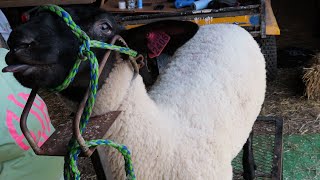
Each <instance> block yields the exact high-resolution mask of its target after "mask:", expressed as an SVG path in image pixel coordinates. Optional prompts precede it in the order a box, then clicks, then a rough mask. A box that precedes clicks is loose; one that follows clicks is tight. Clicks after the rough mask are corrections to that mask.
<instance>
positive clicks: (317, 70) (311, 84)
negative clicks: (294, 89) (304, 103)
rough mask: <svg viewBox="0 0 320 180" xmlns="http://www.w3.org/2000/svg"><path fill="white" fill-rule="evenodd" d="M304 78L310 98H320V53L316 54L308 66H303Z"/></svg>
mask: <svg viewBox="0 0 320 180" xmlns="http://www.w3.org/2000/svg"><path fill="white" fill-rule="evenodd" d="M302 80H303V82H304V84H305V95H306V96H307V97H308V99H313V100H320V53H318V54H316V55H314V57H313V58H312V60H311V63H310V64H309V65H308V67H305V68H303V77H302Z"/></svg>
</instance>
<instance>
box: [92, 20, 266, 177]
mask: <svg viewBox="0 0 320 180" xmlns="http://www.w3.org/2000/svg"><path fill="white" fill-rule="evenodd" d="M132 77H133V72H132V68H131V66H130V64H129V63H127V62H121V63H119V64H117V65H116V67H115V68H114V69H113V71H112V72H111V74H110V77H109V78H108V79H107V80H106V83H105V85H104V86H103V87H102V89H101V90H100V91H99V92H98V96H97V102H96V104H95V107H94V115H99V114H104V113H106V112H108V111H110V110H121V111H123V112H122V113H121V115H120V116H119V118H118V119H117V120H116V121H115V123H114V124H113V125H112V126H111V128H110V129H109V131H108V133H107V136H106V138H109V139H111V140H114V141H115V142H117V143H122V144H125V145H127V146H128V148H129V149H130V150H131V152H132V158H133V165H134V168H135V172H136V175H137V178H138V179H139V180H149V179H152V180H154V179H183V180H188V179H190V180H195V179H217V180H224V179H232V166H231V161H232V159H233V158H234V157H235V156H236V155H237V154H238V153H239V152H240V150H241V148H242V146H243V145H244V143H245V142H246V139H247V138H248V136H249V133H250V131H251V129H252V126H253V123H254V121H255V120H256V118H257V116H258V114H259V112H260V109H261V105H262V103H263V100H264V95H265V89H266V72H265V61H264V57H263V55H262V54H261V51H260V48H259V46H258V44H257V43H256V41H255V40H254V39H253V38H252V36H251V35H250V34H249V33H248V32H247V31H245V30H244V29H242V28H240V27H239V26H236V25H227V24H224V25H222V24H220V25H208V26H202V27H200V29H199V31H198V32H197V34H196V35H195V36H194V37H193V38H192V39H191V40H190V41H188V42H187V43H186V44H185V45H183V46H182V47H181V48H179V49H178V50H177V52H176V53H175V54H174V56H173V57H172V62H171V63H170V64H169V65H168V67H167V69H166V70H165V72H164V73H163V74H161V75H160V77H159V79H158V81H157V82H156V84H155V85H154V86H153V87H152V89H151V90H150V92H149V94H148V93H147V92H146V90H145V86H144V84H143V81H142V78H141V77H140V76H138V77H136V78H135V79H133V80H132ZM106 152H107V156H108V161H109V164H110V165H111V170H112V173H113V176H114V178H115V179H124V178H125V172H124V168H123V165H124V162H123V158H122V157H121V155H120V154H119V153H118V152H117V151H115V150H112V149H110V148H109V149H107V151H106Z"/></svg>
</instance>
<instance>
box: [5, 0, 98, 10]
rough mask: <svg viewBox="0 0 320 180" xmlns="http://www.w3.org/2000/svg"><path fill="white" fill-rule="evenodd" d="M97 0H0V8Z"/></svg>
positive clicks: (83, 2) (82, 2) (84, 2)
mask: <svg viewBox="0 0 320 180" xmlns="http://www.w3.org/2000/svg"><path fill="white" fill-rule="evenodd" d="M95 1H96V0H0V8H3V7H21V6H39V5H44V4H90V3H93V2H95Z"/></svg>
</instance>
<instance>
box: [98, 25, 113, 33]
mask: <svg viewBox="0 0 320 180" xmlns="http://www.w3.org/2000/svg"><path fill="white" fill-rule="evenodd" d="M100 27H101V30H102V31H104V32H105V33H107V34H111V27H110V26H109V25H108V24H106V23H103V24H101V26H100Z"/></svg>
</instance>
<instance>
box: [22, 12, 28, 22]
mask: <svg viewBox="0 0 320 180" xmlns="http://www.w3.org/2000/svg"><path fill="white" fill-rule="evenodd" d="M29 19H30V15H29V14H27V13H23V14H22V15H21V22H23V23H25V22H27V21H29Z"/></svg>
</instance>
